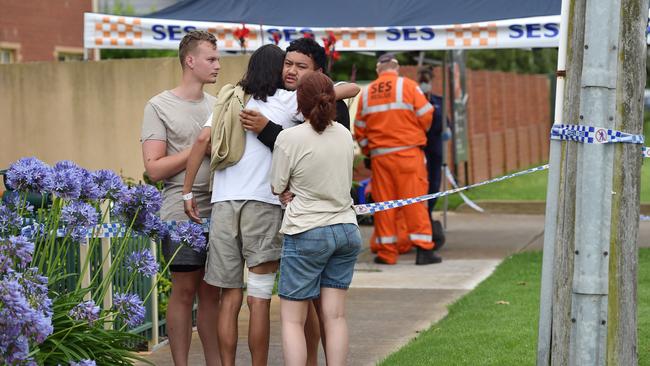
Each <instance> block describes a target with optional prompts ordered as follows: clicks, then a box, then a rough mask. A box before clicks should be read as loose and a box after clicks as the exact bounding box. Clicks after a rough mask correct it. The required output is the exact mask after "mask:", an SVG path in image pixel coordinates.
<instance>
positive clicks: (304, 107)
mask: <svg viewBox="0 0 650 366" xmlns="http://www.w3.org/2000/svg"><path fill="white" fill-rule="evenodd" d="M297 93H298V95H297V97H298V110H299V111H300V112H301V113H302V115H303V116H305V117H306V118H307V119H308V120H309V124H311V126H312V128H313V129H314V131H316V132H318V133H322V132H323V131H324V130H325V129H326V128H327V126H329V125H331V124H332V120H333V119H334V118H336V96H335V95H334V84H333V83H332V80H330V78H329V77H327V75H325V74H323V73H321V72H311V73H309V74H307V75H305V76H303V77H302V79H300V82H299V83H298V91H297Z"/></svg>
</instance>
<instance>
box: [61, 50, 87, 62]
mask: <svg viewBox="0 0 650 366" xmlns="http://www.w3.org/2000/svg"><path fill="white" fill-rule="evenodd" d="M83 58H84V55H83V53H70V52H59V53H57V55H56V60H57V61H81V60H83Z"/></svg>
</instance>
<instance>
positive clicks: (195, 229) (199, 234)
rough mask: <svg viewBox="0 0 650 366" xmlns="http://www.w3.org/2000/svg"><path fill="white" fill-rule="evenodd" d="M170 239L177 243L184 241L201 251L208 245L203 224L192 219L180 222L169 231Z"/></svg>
mask: <svg viewBox="0 0 650 366" xmlns="http://www.w3.org/2000/svg"><path fill="white" fill-rule="evenodd" d="M169 239H170V240H171V241H173V242H175V243H183V244H185V245H187V246H189V247H190V248H192V249H194V250H195V251H197V252H199V253H200V252H202V251H205V250H206V247H207V241H206V240H205V235H203V226H201V225H199V224H197V223H195V222H191V221H184V222H181V223H180V224H178V225H177V226H176V228H174V229H173V230H171V231H170V232H169Z"/></svg>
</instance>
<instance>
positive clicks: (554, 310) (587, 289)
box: [537, 0, 648, 366]
mask: <svg viewBox="0 0 650 366" xmlns="http://www.w3.org/2000/svg"><path fill="white" fill-rule="evenodd" d="M568 8H569V9H570V11H569V17H568V22H567V23H563V24H562V25H561V26H562V27H567V29H566V31H567V32H568V52H567V70H566V75H567V84H566V87H565V89H564V91H565V94H566V99H565V101H564V107H563V114H562V117H563V118H562V120H561V121H556V123H561V122H563V123H565V124H581V125H588V126H597V127H604V128H610V129H616V130H620V131H624V132H628V133H632V134H640V133H641V132H642V126H643V102H642V101H643V88H644V83H645V53H646V41H645V28H646V25H647V17H648V15H647V11H648V10H647V9H648V0H588V1H587V0H571V1H570V3H569V7H568ZM554 145H556V149H555V150H556V151H555V152H556V153H555V154H554V153H553V150H554V149H553V148H552V149H551V150H552V151H551V162H550V163H551V166H556V169H557V167H559V182H557V181H555V182H554V181H552V180H551V179H550V178H551V177H549V187H548V198H547V200H548V204H547V207H549V206H551V205H554V204H555V205H556V206H557V210H556V212H557V215H556V216H555V217H556V219H555V220H553V219H554V218H553V217H547V228H546V232H545V240H544V244H545V251H547V250H550V251H551V252H552V253H553V266H552V271H550V272H549V270H548V269H549V268H550V267H549V265H548V263H547V260H548V258H547V255H546V254H547V253H545V256H544V259H545V263H544V270H543V283H542V304H541V306H540V339H539V345H538V360H537V363H538V365H547V364H551V365H605V364H607V365H626V366H627V365H636V364H637V363H638V357H637V334H636V300H637V299H636V273H637V239H638V221H639V181H640V173H641V147H640V146H639V145H632V144H620V143H619V144H604V145H592V144H581V143H576V142H562V143H561V146H560V147H559V148H557V144H556V143H554ZM558 151H559V154H558V153H557V152H558ZM551 213H552V212H549V211H547V215H550V214H551ZM549 221H551V225H548V224H549ZM553 221H554V222H553ZM550 246H552V247H550ZM549 247H550V248H549ZM548 281H551V285H550V286H549V285H548ZM549 289H550V291H549ZM549 293H550V296H548V295H549ZM549 301H550V304H549V303H548V302H549ZM549 310H550V311H549ZM549 312H550V316H548V315H549ZM549 331H550V337H548V333H549Z"/></svg>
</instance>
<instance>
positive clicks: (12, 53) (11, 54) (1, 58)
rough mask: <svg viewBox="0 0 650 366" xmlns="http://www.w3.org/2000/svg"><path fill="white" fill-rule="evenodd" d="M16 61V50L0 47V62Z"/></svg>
mask: <svg viewBox="0 0 650 366" xmlns="http://www.w3.org/2000/svg"><path fill="white" fill-rule="evenodd" d="M14 62H16V50H14V49H10V48H0V64H13V63H14Z"/></svg>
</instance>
